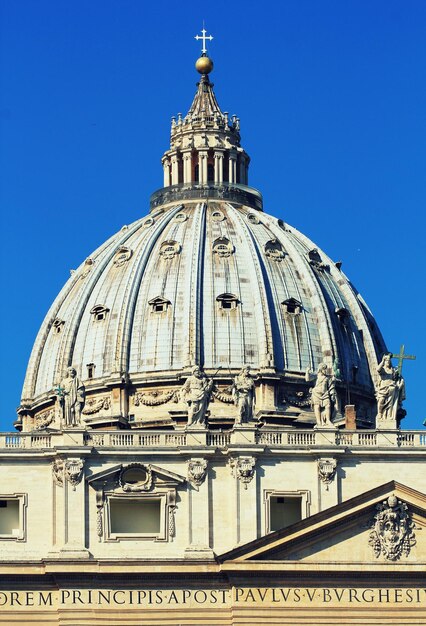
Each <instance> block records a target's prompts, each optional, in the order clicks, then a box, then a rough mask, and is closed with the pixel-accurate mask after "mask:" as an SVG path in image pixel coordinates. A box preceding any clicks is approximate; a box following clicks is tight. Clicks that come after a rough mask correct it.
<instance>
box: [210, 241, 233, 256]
mask: <svg viewBox="0 0 426 626" xmlns="http://www.w3.org/2000/svg"><path fill="white" fill-rule="evenodd" d="M212 250H213V254H217V256H218V257H222V258H223V257H229V256H231V254H233V253H234V251H235V248H234V246H233V245H232V243H231V242H230V241H229V239H227V238H226V237H219V238H218V239H216V240H215V241H214V242H213V248H212Z"/></svg>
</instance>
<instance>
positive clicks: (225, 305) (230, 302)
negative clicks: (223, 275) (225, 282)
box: [216, 293, 240, 311]
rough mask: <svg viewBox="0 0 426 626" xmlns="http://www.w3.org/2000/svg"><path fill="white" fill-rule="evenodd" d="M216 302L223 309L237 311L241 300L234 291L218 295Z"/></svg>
mask: <svg viewBox="0 0 426 626" xmlns="http://www.w3.org/2000/svg"><path fill="white" fill-rule="evenodd" d="M216 302H217V303H218V305H219V309H220V310H222V311H235V309H236V308H237V306H238V304H239V303H240V301H239V300H238V298H237V296H236V295H235V294H233V293H222V294H220V296H217V298H216Z"/></svg>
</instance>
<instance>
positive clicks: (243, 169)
mask: <svg viewBox="0 0 426 626" xmlns="http://www.w3.org/2000/svg"><path fill="white" fill-rule="evenodd" d="M238 166H239V170H240V184H241V185H247V180H246V158H245V156H244V155H243V154H240V157H239V163H238Z"/></svg>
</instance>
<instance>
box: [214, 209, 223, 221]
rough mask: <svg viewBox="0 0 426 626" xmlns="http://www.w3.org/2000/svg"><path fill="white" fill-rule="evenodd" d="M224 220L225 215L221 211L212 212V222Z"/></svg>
mask: <svg viewBox="0 0 426 626" xmlns="http://www.w3.org/2000/svg"><path fill="white" fill-rule="evenodd" d="M224 219H226V218H225V215H224V214H223V213H222V211H213V213H212V220H213V221H214V222H223V220H224Z"/></svg>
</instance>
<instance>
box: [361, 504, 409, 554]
mask: <svg viewBox="0 0 426 626" xmlns="http://www.w3.org/2000/svg"><path fill="white" fill-rule="evenodd" d="M376 509H377V514H376V515H375V516H374V520H373V522H372V525H371V528H372V531H371V533H370V537H369V544H370V546H372V548H373V550H374V554H375V555H376V557H379V556H380V555H381V554H382V555H383V557H384V558H385V559H386V560H387V561H397V560H399V559H400V558H401V556H402V555H405V556H408V555H409V553H410V551H411V548H412V546H414V545H415V543H416V539H415V534H414V529H415V525H414V522H413V521H412V519H411V515H410V513H409V512H408V507H407V505H406V504H405V502H402V501H401V500H398V499H397V497H396V496H395V495H392V496H389V498H388V499H387V500H384V501H383V502H382V503H380V504H378V505H377V506H376Z"/></svg>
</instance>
